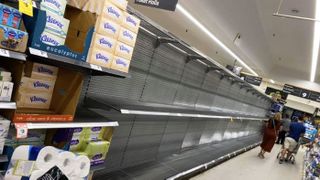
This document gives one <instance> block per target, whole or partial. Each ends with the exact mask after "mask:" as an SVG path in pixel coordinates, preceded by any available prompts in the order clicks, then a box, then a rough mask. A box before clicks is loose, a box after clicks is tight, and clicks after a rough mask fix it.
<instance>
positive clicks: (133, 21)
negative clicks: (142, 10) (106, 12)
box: [121, 12, 141, 34]
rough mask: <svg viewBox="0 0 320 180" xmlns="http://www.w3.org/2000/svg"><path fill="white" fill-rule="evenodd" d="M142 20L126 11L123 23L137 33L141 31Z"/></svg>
mask: <svg viewBox="0 0 320 180" xmlns="http://www.w3.org/2000/svg"><path fill="white" fill-rule="evenodd" d="M140 22H141V20H140V19H138V18H137V17H134V16H132V15H130V14H129V13H127V12H126V13H124V17H123V19H122V24H121V25H122V26H123V27H125V28H127V29H129V30H131V31H132V32H134V33H136V34H137V33H138V31H139V27H140Z"/></svg>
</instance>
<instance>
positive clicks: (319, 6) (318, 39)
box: [310, 0, 320, 82]
mask: <svg viewBox="0 0 320 180" xmlns="http://www.w3.org/2000/svg"><path fill="white" fill-rule="evenodd" d="M315 16H316V17H315V19H317V20H320V2H319V0H316V15H315ZM319 43H320V22H318V21H314V30H313V47H312V63H311V73H310V81H311V82H314V80H315V78H316V72H317V65H318V56H319Z"/></svg>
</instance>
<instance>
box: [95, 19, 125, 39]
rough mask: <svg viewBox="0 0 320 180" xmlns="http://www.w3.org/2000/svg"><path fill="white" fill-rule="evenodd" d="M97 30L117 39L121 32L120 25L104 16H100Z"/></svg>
mask: <svg viewBox="0 0 320 180" xmlns="http://www.w3.org/2000/svg"><path fill="white" fill-rule="evenodd" d="M95 32H97V33H99V34H101V35H106V36H110V37H111V38H114V39H116V38H117V37H118V35H119V32H120V25H119V24H117V23H115V22H113V21H112V20H110V19H107V18H106V17H104V16H99V17H98V19H97V23H96V26H95Z"/></svg>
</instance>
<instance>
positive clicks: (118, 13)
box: [101, 1, 123, 24]
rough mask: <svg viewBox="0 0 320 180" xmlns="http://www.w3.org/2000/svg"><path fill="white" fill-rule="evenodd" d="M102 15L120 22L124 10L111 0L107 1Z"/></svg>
mask: <svg viewBox="0 0 320 180" xmlns="http://www.w3.org/2000/svg"><path fill="white" fill-rule="evenodd" d="M101 16H104V17H105V18H107V19H111V20H112V21H114V22H116V23H118V24H120V23H121V22H122V18H123V11H122V10H121V9H119V8H118V7H117V6H115V5H114V4H112V3H111V2H110V1H105V3H104V6H103V9H102V13H101Z"/></svg>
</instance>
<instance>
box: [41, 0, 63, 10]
mask: <svg viewBox="0 0 320 180" xmlns="http://www.w3.org/2000/svg"><path fill="white" fill-rule="evenodd" d="M45 2H48V3H51V4H53V5H54V6H56V7H57V8H59V9H60V7H61V4H60V3H59V2H58V1H55V0H45Z"/></svg>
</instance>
